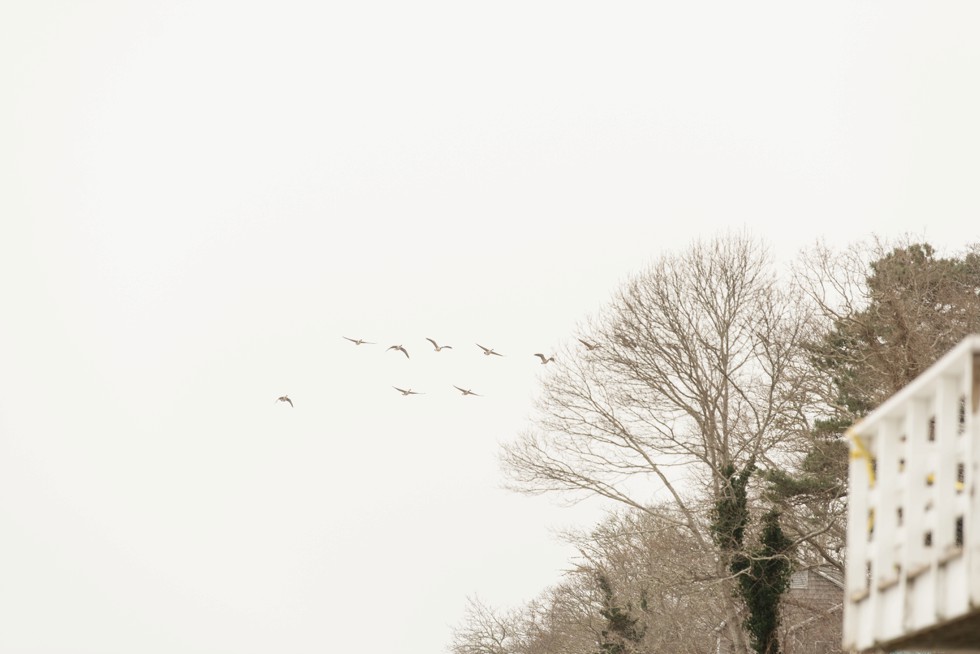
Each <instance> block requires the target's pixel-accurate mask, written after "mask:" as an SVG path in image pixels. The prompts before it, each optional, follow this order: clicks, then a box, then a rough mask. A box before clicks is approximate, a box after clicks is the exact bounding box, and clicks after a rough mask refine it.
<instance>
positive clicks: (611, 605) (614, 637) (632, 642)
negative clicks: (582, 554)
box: [596, 573, 643, 654]
mask: <svg viewBox="0 0 980 654" xmlns="http://www.w3.org/2000/svg"><path fill="white" fill-rule="evenodd" d="M596 583H597V584H598V585H599V591H600V592H601V593H602V608H601V609H599V614H600V615H601V616H602V617H603V618H605V620H606V628H605V629H603V630H602V632H601V633H600V638H599V643H598V644H599V651H598V653H597V654H635V653H636V652H637V651H638V648H639V644H640V641H641V640H643V629H642V628H641V627H640V626H638V625H637V623H638V622H639V620H638V619H637V618H634V617H633V615H632V610H631V608H632V607H630V606H629V605H627V606H626V607H625V608H623V607H620V606H616V604H615V601H614V598H613V591H612V583H611V582H610V581H609V577H607V576H606V575H604V574H602V573H599V574H597V575H596Z"/></svg>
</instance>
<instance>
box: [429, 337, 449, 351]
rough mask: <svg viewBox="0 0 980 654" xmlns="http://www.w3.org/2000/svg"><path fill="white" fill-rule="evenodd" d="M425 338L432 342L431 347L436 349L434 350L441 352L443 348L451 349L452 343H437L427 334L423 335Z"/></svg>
mask: <svg viewBox="0 0 980 654" xmlns="http://www.w3.org/2000/svg"><path fill="white" fill-rule="evenodd" d="M425 340H427V341H429V342H430V343H432V347H434V348H435V349H436V352H441V351H443V350H451V349H453V346H452V345H439V344H438V343H436V342H435V341H434V340H432V339H431V338H429V337H428V336H426V337H425Z"/></svg>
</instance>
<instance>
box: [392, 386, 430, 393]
mask: <svg viewBox="0 0 980 654" xmlns="http://www.w3.org/2000/svg"><path fill="white" fill-rule="evenodd" d="M392 388H394V389H395V390H396V391H398V392H399V393H401V394H402V395H422V394H423V393H416V392H415V391H413V390H412V389H411V388H398V387H397V386H392Z"/></svg>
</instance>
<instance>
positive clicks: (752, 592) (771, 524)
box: [732, 510, 792, 654]
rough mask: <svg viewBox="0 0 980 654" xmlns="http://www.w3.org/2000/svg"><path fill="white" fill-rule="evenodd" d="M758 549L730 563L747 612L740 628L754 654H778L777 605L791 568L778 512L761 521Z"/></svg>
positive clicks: (786, 585)
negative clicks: (743, 629)
mask: <svg viewBox="0 0 980 654" xmlns="http://www.w3.org/2000/svg"><path fill="white" fill-rule="evenodd" d="M762 525H763V526H762V535H761V538H760V544H759V547H757V548H756V549H754V550H753V551H751V552H749V553H748V555H743V554H739V555H737V556H736V557H735V558H734V559H733V560H732V573H734V574H736V575H738V584H739V592H740V594H741V596H742V599H743V600H744V602H745V606H746V608H747V609H748V615H746V617H745V621H744V622H743V625H744V626H745V629H746V631H748V632H749V636H750V638H751V640H752V647H753V649H755V651H756V652H757V654H781V652H782V649H781V647H780V644H779V631H778V630H779V603H780V599H781V598H782V595H783V593H785V592H786V589H787V588H788V587H789V577H790V572H791V566H790V561H789V558H788V557H787V554H788V551H789V548H790V546H791V545H792V541H790V539H789V538H788V537H787V536H786V535H785V534H784V533H783V530H782V528H781V527H780V526H779V513H778V512H777V511H775V510H772V511H769V512H768V513H766V515H765V516H763V519H762Z"/></svg>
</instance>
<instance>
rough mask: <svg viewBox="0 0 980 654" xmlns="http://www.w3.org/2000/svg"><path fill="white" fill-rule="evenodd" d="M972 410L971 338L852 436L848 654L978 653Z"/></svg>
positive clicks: (979, 434)
mask: <svg viewBox="0 0 980 654" xmlns="http://www.w3.org/2000/svg"><path fill="white" fill-rule="evenodd" d="M978 405H980V335H974V336H970V337H968V338H966V339H965V340H963V341H962V342H961V343H960V344H959V345H957V346H956V347H955V348H953V349H952V350H951V351H950V352H949V353H947V354H946V355H945V356H944V357H943V358H942V359H940V360H939V361H937V362H936V363H935V364H934V365H933V366H932V367H930V368H929V369H928V370H926V371H925V372H923V373H922V374H921V375H920V376H919V377H918V378H916V379H915V380H914V381H913V382H912V383H910V384H909V385H908V386H906V387H905V388H904V389H902V390H901V391H900V392H898V393H896V394H895V395H894V396H892V397H891V398H889V399H888V400H887V401H886V402H884V403H883V404H882V405H881V406H880V407H879V408H878V409H876V410H875V411H874V412H873V413H871V414H870V415H869V416H867V417H866V418H865V419H864V420H862V421H860V422H858V423H857V424H855V425H854V426H852V427H851V429H850V430H848V433H847V436H848V439H849V440H850V442H851V462H850V483H849V489H848V523H847V569H846V591H845V592H846V594H845V610H844V646H845V648H848V649H854V650H866V649H871V648H881V649H884V650H890V649H895V648H896V647H901V648H902V649H911V648H912V647H911V646H915V645H922V644H926V645H928V646H930V647H936V648H939V646H941V645H943V644H944V643H945V644H948V645H950V646H951V647H952V646H960V645H962V644H963V643H964V642H965V641H964V640H963V639H964V638H966V639H967V641H969V640H970V639H972V638H976V641H975V643H976V646H977V648H978V650H980V629H978V631H977V635H976V636H964V620H965V619H966V620H967V621H969V618H965V616H969V615H970V614H973V613H977V619H978V620H980V528H978V527H980V525H978V519H980V507H978V500H980V498H978V493H977V492H976V491H977V489H976V480H977V473H978V456H980V416H978V409H980V407H978ZM970 628H971V627H969V625H968V628H967V631H969V629H970ZM944 629H946V630H947V631H948V632H949V635H948V637H947V636H946V635H944Z"/></svg>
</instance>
